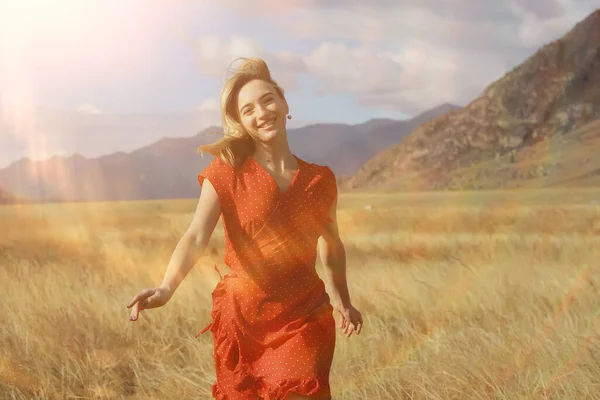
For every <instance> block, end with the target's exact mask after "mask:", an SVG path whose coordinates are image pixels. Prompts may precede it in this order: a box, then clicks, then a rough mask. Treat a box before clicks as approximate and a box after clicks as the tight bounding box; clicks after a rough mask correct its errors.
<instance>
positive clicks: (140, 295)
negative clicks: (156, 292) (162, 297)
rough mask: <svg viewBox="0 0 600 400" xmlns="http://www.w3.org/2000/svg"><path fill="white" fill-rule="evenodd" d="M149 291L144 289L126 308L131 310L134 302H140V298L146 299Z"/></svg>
mask: <svg viewBox="0 0 600 400" xmlns="http://www.w3.org/2000/svg"><path fill="white" fill-rule="evenodd" d="M149 291H150V289H144V290H142V291H140V292H139V293H138V294H136V295H135V297H134V298H133V299H132V300H131V301H130V302H129V304H127V308H131V307H132V306H133V305H134V304H135V303H136V302H138V301H140V299H141V298H143V297H147V296H148V292H149Z"/></svg>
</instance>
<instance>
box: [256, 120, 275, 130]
mask: <svg viewBox="0 0 600 400" xmlns="http://www.w3.org/2000/svg"><path fill="white" fill-rule="evenodd" d="M275 121H277V117H275V118H273V119H272V120H271V121H269V122H264V123H262V124H260V125H259V126H258V128H260V129H262V128H264V127H266V126H269V125H270V126H271V127H273V126H275Z"/></svg>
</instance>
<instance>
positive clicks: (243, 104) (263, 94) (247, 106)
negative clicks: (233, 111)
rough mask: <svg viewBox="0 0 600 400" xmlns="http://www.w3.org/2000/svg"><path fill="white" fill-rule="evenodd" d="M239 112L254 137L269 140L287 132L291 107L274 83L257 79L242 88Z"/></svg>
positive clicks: (249, 132)
mask: <svg viewBox="0 0 600 400" xmlns="http://www.w3.org/2000/svg"><path fill="white" fill-rule="evenodd" d="M238 112H239V115H240V121H241V123H242V125H243V126H244V128H245V129H246V131H247V132H248V134H249V135H250V136H251V137H252V138H253V139H255V140H260V141H261V142H269V141H271V140H272V139H273V138H275V137H276V136H277V135H278V134H279V133H280V132H285V123H286V115H287V114H288V112H289V108H288V105H287V103H286V101H285V100H284V99H282V98H281V97H280V96H279V94H278V93H277V91H276V90H275V87H274V86H273V85H272V84H270V83H268V82H265V81H263V80H260V79H255V80H252V81H250V82H248V83H246V84H245V85H244V86H243V87H242V88H241V90H240V92H239V94H238Z"/></svg>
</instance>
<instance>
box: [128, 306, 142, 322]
mask: <svg viewBox="0 0 600 400" xmlns="http://www.w3.org/2000/svg"><path fill="white" fill-rule="evenodd" d="M139 313H140V302H139V301H138V302H136V303H135V304H134V305H133V307H132V309H131V315H130V316H129V320H130V321H137V319H138V315H139Z"/></svg>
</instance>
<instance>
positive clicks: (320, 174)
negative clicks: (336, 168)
mask: <svg viewBox="0 0 600 400" xmlns="http://www.w3.org/2000/svg"><path fill="white" fill-rule="evenodd" d="M302 162H304V167H305V168H306V171H307V172H306V175H307V176H308V177H309V179H308V180H309V184H308V187H313V188H315V189H318V191H319V192H325V193H327V194H328V196H327V197H331V196H335V195H336V194H337V180H336V177H335V174H334V172H333V170H332V169H331V168H329V167H328V166H327V165H320V164H315V163H309V162H306V161H303V160H302Z"/></svg>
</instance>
